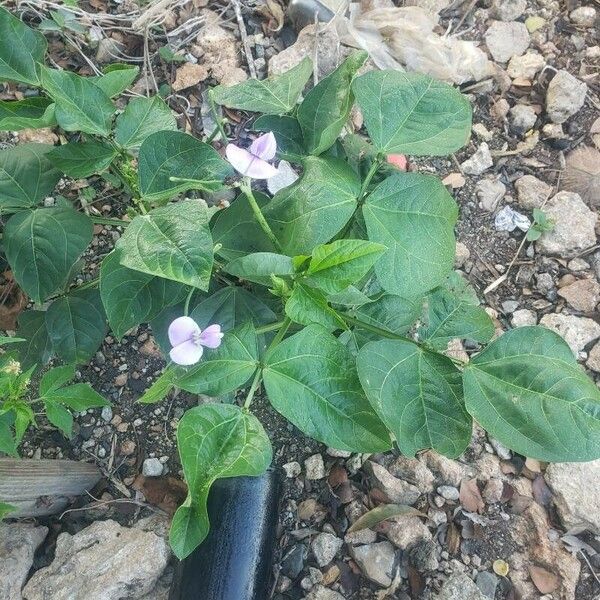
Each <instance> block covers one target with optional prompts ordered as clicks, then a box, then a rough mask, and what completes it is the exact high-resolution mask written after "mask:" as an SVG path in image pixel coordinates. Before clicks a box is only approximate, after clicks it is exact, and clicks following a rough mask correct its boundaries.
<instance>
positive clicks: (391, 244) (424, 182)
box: [363, 173, 458, 297]
mask: <svg viewBox="0 0 600 600" xmlns="http://www.w3.org/2000/svg"><path fill="white" fill-rule="evenodd" d="M363 215H364V218H365V223H366V225H367V232H368V235H369V239H370V240H371V241H373V242H379V243H381V244H383V245H384V246H387V250H386V251H385V253H384V254H383V256H382V257H381V258H380V259H379V260H378V261H377V263H376V265H375V272H376V273H377V278H378V280H379V282H380V283H381V285H382V286H383V288H384V289H385V290H386V291H387V292H390V293H393V294H398V295H399V296H405V297H415V296H420V295H423V294H424V293H425V292H428V291H429V290H431V289H433V288H434V287H436V286H438V285H440V284H441V283H443V282H444V280H445V279H446V277H447V276H448V273H449V272H450V271H451V269H452V265H453V262H454V251H455V240H454V224H455V223H456V218H457V216H458V208H457V206H456V202H455V201H454V199H453V198H452V196H450V194H449V193H448V192H447V191H446V188H445V187H444V186H443V185H442V183H441V181H440V180H439V179H437V178H436V177H431V176H429V175H421V174H418V173H399V174H397V175H393V176H391V177H388V178H387V179H385V180H384V181H382V182H381V183H380V184H379V185H378V186H377V187H376V188H375V189H374V190H373V192H372V193H371V194H370V195H369V196H368V197H367V200H366V202H365V204H364V206H363Z"/></svg>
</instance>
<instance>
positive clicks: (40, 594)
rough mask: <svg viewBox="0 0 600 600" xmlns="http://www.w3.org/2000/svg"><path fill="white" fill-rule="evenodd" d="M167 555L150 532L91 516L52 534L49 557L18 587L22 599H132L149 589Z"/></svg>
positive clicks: (161, 542) (164, 544)
mask: <svg viewBox="0 0 600 600" xmlns="http://www.w3.org/2000/svg"><path fill="white" fill-rule="evenodd" d="M169 558H170V550H169V546H168V543H167V542H166V540H164V539H163V538H162V537H159V536H158V535H156V534H155V533H153V532H151V531H143V530H141V529H137V528H132V529H128V528H127V527H122V526H121V525H119V524H118V523H116V522H115V521H96V522H95V523H92V525H90V526H89V527H86V528H85V529H83V530H82V531H80V532H79V533H76V534H75V535H70V534H68V533H63V534H61V535H59V536H58V540H57V542H56V553H55V557H54V561H53V562H52V564H51V565H50V566H49V567H46V568H44V569H40V570H39V571H37V572H36V573H35V574H34V575H33V577H32V578H31V579H30V580H29V582H28V583H27V585H26V586H25V589H24V590H23V598H24V599H25V600H48V599H50V598H51V599H52V600H74V599H75V598H90V599H91V598H93V599H94V600H122V599H125V598H127V599H128V600H134V599H137V598H142V597H143V596H144V595H145V594H148V593H149V592H150V591H152V590H153V588H154V587H155V585H156V583H157V581H158V580H159V578H160V577H161V575H162V573H163V571H164V570H165V568H166V566H167V564H168V562H169Z"/></svg>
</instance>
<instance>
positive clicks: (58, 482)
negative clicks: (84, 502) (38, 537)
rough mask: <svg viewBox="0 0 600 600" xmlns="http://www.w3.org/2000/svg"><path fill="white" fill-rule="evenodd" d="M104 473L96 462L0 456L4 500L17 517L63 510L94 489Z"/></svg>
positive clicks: (0, 486) (35, 515) (36, 515)
mask: <svg viewBox="0 0 600 600" xmlns="http://www.w3.org/2000/svg"><path fill="white" fill-rule="evenodd" d="M101 477H102V474H101V473H100V470H99V469H98V467H96V465H93V464H91V463H86V462H78V461H70V460H34V459H26V458H23V459H14V458H0V501H2V502H7V503H8V504H12V505H13V506H15V507H16V508H17V511H16V512H14V513H11V516H15V517H39V516H44V515H51V514H55V513H57V512H60V511H61V510H63V509H64V508H65V507H66V506H67V505H68V504H69V503H70V502H71V501H72V500H73V498H75V497H77V496H80V495H81V494H83V493H85V492H86V491H89V490H91V489H92V488H93V487H94V486H95V485H96V484H97V483H98V481H100V479H101Z"/></svg>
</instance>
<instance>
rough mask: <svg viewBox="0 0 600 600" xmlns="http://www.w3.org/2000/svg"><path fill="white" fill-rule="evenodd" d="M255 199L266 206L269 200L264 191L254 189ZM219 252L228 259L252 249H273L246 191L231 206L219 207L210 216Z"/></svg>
mask: <svg viewBox="0 0 600 600" xmlns="http://www.w3.org/2000/svg"><path fill="white" fill-rule="evenodd" d="M254 195H255V198H256V202H257V203H258V205H259V206H260V207H261V208H263V207H264V206H265V204H266V203H267V202H268V201H269V198H268V197H267V196H265V195H264V194H260V193H255V194H254ZM210 228H211V231H212V236H213V240H214V242H215V245H220V246H221V247H220V248H219V250H218V254H219V255H220V256H222V257H223V258H225V259H226V260H234V259H236V258H238V257H240V256H245V255H246V254H250V253H252V252H272V251H274V250H275V249H274V248H273V244H272V243H271V241H270V240H269V238H268V237H267V236H266V234H265V232H264V231H263V230H262V228H261V227H260V225H259V224H258V222H257V221H256V217H255V216H254V213H253V211H252V208H251V207H250V204H249V203H248V199H247V198H246V196H245V195H244V194H242V195H240V196H238V197H237V198H236V199H235V200H234V201H233V202H232V203H231V206H229V207H227V208H224V209H222V210H219V211H218V212H217V213H216V214H215V215H214V217H213V218H212V220H211V223H210Z"/></svg>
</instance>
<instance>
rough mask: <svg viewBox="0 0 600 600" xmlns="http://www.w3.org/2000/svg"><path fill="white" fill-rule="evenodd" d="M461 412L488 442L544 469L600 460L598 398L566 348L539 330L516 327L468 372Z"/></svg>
mask: <svg viewBox="0 0 600 600" xmlns="http://www.w3.org/2000/svg"><path fill="white" fill-rule="evenodd" d="M463 382H464V388H465V400H466V405H467V410H468V411H469V412H470V413H471V415H472V416H473V418H474V419H475V420H476V421H477V422H478V423H479V424H480V425H481V426H482V427H484V428H485V429H486V430H487V431H488V432H489V433H490V435H491V436H492V437H494V438H496V439H497V440H498V441H500V442H501V443H502V444H504V445H505V446H507V447H509V448H511V449H512V450H514V451H515V452H518V453H519V454H523V455H524V456H527V457H530V458H536V459H538V460H543V461H548V462H578V461H587V460H595V459H598V458H600V390H598V388H597V387H596V385H595V384H594V382H593V381H592V380H591V379H589V378H588V377H587V375H586V374H585V372H584V371H583V369H582V368H581V367H580V366H579V365H578V364H577V361H576V360H575V357H574V356H573V352H572V351H571V349H570V348H569V346H568V345H567V343H566V342H565V341H564V340H563V339H562V338H561V337H560V336H559V335H557V334H556V333H554V332H553V331H550V330H549V329H545V328H544V327H519V328H517V329H513V330H511V331H508V332H506V333H505V334H504V335H502V336H501V337H500V338H498V339H497V340H494V341H493V342H492V343H491V344H490V345H489V346H488V347H487V348H486V349H485V350H484V351H483V352H481V353H480V354H478V355H477V356H476V357H475V358H473V359H472V360H471V361H470V362H469V364H468V365H466V367H465V370H464V374H463Z"/></svg>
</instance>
